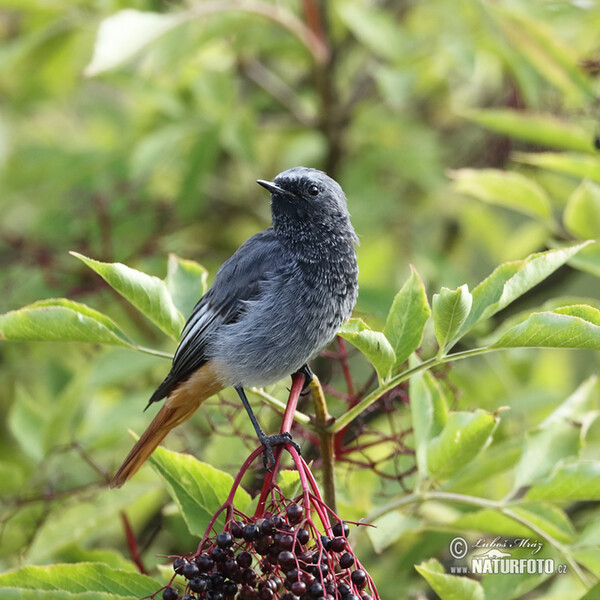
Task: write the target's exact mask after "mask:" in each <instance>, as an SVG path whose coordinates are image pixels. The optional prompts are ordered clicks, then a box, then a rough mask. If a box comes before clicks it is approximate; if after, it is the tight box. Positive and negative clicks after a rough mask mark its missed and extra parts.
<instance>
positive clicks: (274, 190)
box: [256, 179, 293, 196]
mask: <svg viewBox="0 0 600 600" xmlns="http://www.w3.org/2000/svg"><path fill="white" fill-rule="evenodd" d="M256 183H258V185H262V186H263V187H264V188H265V189H266V190H269V192H271V194H284V195H286V196H293V194H292V193H291V192H288V191H287V190H284V189H283V188H282V187H279V186H278V185H276V184H275V183H273V182H272V181H265V180H264V179H257V180H256Z"/></svg>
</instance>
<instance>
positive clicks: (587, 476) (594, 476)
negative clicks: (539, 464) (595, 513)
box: [525, 461, 600, 500]
mask: <svg viewBox="0 0 600 600" xmlns="http://www.w3.org/2000/svg"><path fill="white" fill-rule="evenodd" d="M525 499H526V500H600V462H598V461H579V462H575V463H569V464H561V465H559V466H558V467H557V468H556V470H555V471H554V473H552V475H550V476H549V477H548V478H547V479H546V480H545V481H541V482H539V483H536V484H535V485H533V486H532V487H531V488H530V490H529V491H528V492H527V494H526V495H525Z"/></svg>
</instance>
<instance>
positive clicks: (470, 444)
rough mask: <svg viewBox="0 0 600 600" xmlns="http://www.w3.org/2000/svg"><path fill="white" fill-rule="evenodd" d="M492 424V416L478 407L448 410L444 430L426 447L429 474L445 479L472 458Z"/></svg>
mask: <svg viewBox="0 0 600 600" xmlns="http://www.w3.org/2000/svg"><path fill="white" fill-rule="evenodd" d="M495 424H496V419H495V417H494V415H492V414H490V413H488V412H486V411H484V410H481V409H479V410H476V411H475V412H472V413H470V412H451V413H448V419H447V421H446V425H445V426H444V429H443V430H442V432H441V433H440V434H439V435H438V436H436V437H435V438H433V439H432V440H431V441H430V442H429V444H428V447H427V466H428V469H429V473H430V475H431V477H432V478H436V479H447V478H448V477H450V476H451V475H452V474H453V473H456V472H457V471H459V470H460V469H462V468H463V467H464V466H465V465H466V464H468V463H469V462H470V461H471V460H473V458H475V456H476V455H477V454H478V453H479V452H480V450H481V449H482V448H483V447H484V446H485V445H486V444H487V442H488V440H489V438H490V435H491V433H492V431H493V429H494V427H495Z"/></svg>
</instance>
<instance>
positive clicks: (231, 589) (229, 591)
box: [223, 581, 238, 598]
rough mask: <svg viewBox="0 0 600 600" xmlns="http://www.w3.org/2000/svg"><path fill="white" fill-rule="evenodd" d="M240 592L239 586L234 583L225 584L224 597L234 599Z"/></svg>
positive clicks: (227, 582)
mask: <svg viewBox="0 0 600 600" xmlns="http://www.w3.org/2000/svg"><path fill="white" fill-rule="evenodd" d="M237 591H238V586H237V584H235V583H234V582H233V581H226V582H225V583H224V584H223V595H224V596H225V597H227V598H233V597H234V596H235V595H236V594H237Z"/></svg>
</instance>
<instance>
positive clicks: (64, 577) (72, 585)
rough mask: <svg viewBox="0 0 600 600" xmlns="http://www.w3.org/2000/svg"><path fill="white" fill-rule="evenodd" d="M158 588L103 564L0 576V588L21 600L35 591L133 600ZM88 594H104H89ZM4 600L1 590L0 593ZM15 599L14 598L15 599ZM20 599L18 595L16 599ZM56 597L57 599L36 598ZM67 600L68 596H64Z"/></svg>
mask: <svg viewBox="0 0 600 600" xmlns="http://www.w3.org/2000/svg"><path fill="white" fill-rule="evenodd" d="M159 587H160V584H158V583H157V582H156V581H154V579H151V578H150V577H148V576H147V575H141V574H140V573H132V572H131V571H122V570H119V569H111V568H110V567H109V566H108V565H105V564H103V563H75V564H58V565H51V566H48V567H23V568H21V569H17V570H16V571H9V572H8V573H3V574H0V588H14V589H18V590H19V591H20V592H22V593H23V594H24V596H22V597H26V598H29V597H31V598H33V596H30V595H29V594H28V590H35V591H36V592H40V593H42V592H44V591H49V592H50V591H51V592H54V591H58V590H60V591H61V592H63V596H62V597H63V598H64V597H65V595H64V592H67V593H68V594H77V597H81V598H85V599H87V598H90V600H91V599H96V598H106V600H109V598H135V599H136V600H137V599H139V598H141V597H143V596H148V595H150V594H153V593H154V592H156V590H157V589H158V588H159ZM90 592H104V594H103V595H102V596H100V595H89V596H88V594H89V593H90ZM2 597H3V598H4V591H3V592H2ZM15 597H17V596H15ZM18 597H21V596H18ZM37 597H41V598H48V599H49V598H51V597H52V598H56V599H57V600H58V598H59V597H60V596H58V595H56V596H54V595H52V596H46V595H44V594H42V595H41V596H37ZM66 597H67V598H69V596H68V595H67V596H66Z"/></svg>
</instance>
